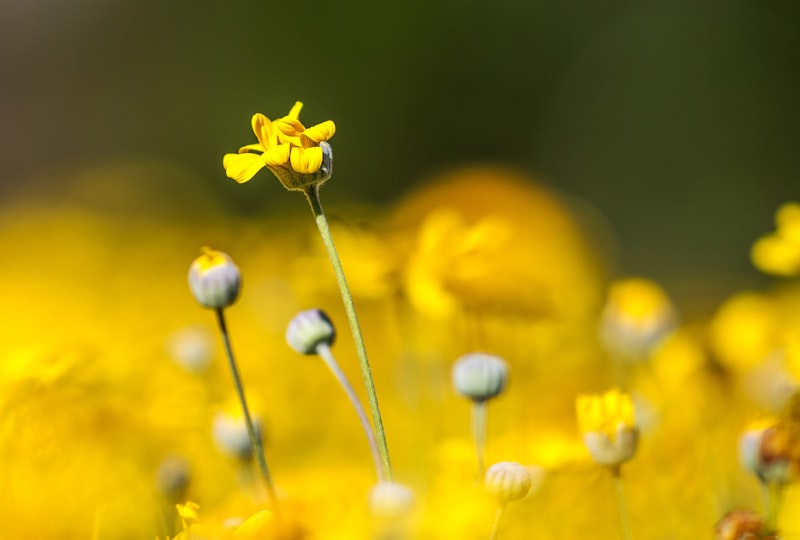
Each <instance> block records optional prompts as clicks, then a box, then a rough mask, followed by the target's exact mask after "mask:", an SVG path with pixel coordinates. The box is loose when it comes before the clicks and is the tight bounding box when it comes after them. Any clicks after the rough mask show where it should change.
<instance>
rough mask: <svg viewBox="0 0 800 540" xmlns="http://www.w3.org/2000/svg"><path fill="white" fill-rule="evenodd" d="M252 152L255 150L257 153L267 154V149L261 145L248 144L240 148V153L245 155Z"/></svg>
mask: <svg viewBox="0 0 800 540" xmlns="http://www.w3.org/2000/svg"><path fill="white" fill-rule="evenodd" d="M250 150H255V151H256V152H265V151H266V150H267V149H266V148H264V147H263V146H261V144H260V143H254V144H246V145H244V146H242V147H241V148H239V153H240V154H244V153H245V152H249V151H250Z"/></svg>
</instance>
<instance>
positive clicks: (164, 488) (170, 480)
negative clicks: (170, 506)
mask: <svg viewBox="0 0 800 540" xmlns="http://www.w3.org/2000/svg"><path fill="white" fill-rule="evenodd" d="M188 485H189V464H188V463H187V461H186V459H184V458H183V457H181V456H167V457H166V458H164V460H163V461H162V462H161V464H159V466H158V470H156V487H157V488H158V491H159V493H161V494H162V495H164V497H166V498H167V499H169V500H171V501H177V500H181V499H182V498H183V496H184V494H185V492H186V488H187V486H188Z"/></svg>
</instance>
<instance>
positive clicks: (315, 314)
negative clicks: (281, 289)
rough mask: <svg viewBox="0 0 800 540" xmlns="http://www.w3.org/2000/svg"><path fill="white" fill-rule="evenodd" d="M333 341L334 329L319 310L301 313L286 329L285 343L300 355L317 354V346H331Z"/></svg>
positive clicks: (334, 337) (328, 318)
mask: <svg viewBox="0 0 800 540" xmlns="http://www.w3.org/2000/svg"><path fill="white" fill-rule="evenodd" d="M335 339H336V329H335V328H334V327H333V323H332V322H331V319H330V317H328V316H327V315H326V314H325V312H324V311H322V310H321V309H309V310H306V311H301V312H300V313H298V314H297V315H295V316H294V318H293V319H292V320H291V321H290V322H289V326H288V327H287V328H286V342H287V343H288V344H289V346H290V347H291V348H292V349H294V350H295V351H297V352H299V353H300V354H307V355H314V354H317V347H318V346H319V345H321V344H324V345H328V346H331V345H333V341H334V340H335Z"/></svg>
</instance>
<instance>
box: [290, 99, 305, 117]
mask: <svg viewBox="0 0 800 540" xmlns="http://www.w3.org/2000/svg"><path fill="white" fill-rule="evenodd" d="M302 108H303V102H302V101H295V102H294V105H292V108H291V110H290V111H289V114H287V115H286V117H287V118H291V119H292V120H297V119H298V118H300V111H301V110H302Z"/></svg>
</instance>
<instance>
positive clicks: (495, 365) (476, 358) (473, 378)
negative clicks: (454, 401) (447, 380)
mask: <svg viewBox="0 0 800 540" xmlns="http://www.w3.org/2000/svg"><path fill="white" fill-rule="evenodd" d="M507 379H508V365H507V364H506V362H505V361H504V360H503V359H502V358H498V357H497V356H492V355H490V354H484V353H470V354H465V355H464V356H462V357H461V358H459V359H458V360H457V361H456V363H455V364H454V365H453V386H454V387H455V389H456V391H457V392H458V393H459V394H461V395H462V396H465V397H467V398H469V399H471V400H473V401H476V402H483V401H486V400H488V399H491V398H493V397H496V396H498V395H500V393H501V392H502V391H503V389H504V388H505V387H506V380H507Z"/></svg>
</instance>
